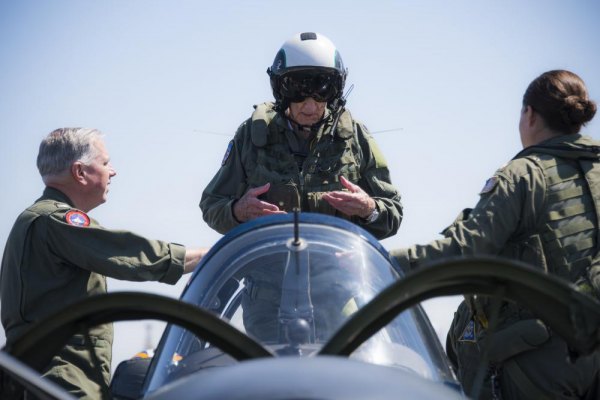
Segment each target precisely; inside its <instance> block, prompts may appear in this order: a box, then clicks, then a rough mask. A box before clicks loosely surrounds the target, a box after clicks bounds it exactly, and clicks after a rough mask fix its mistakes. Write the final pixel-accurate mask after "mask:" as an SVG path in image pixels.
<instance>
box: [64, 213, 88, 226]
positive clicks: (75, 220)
mask: <svg viewBox="0 0 600 400" xmlns="http://www.w3.org/2000/svg"><path fill="white" fill-rule="evenodd" d="M65 222H66V223H67V224H69V225H74V226H89V225H90V217H88V216H87V214H86V213H84V212H83V211H79V210H71V211H69V212H67V213H66V214H65Z"/></svg>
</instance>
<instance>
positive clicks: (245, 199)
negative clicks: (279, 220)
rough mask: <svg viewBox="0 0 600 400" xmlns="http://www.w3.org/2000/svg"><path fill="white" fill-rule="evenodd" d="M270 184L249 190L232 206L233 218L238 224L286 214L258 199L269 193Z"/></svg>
mask: <svg viewBox="0 0 600 400" xmlns="http://www.w3.org/2000/svg"><path fill="white" fill-rule="evenodd" d="M270 187H271V184H270V183H266V184H264V185H262V186H259V187H255V188H252V189H249V190H248V191H247V192H246V193H244V195H243V196H242V197H241V198H240V199H239V200H238V201H236V202H235V204H234V205H233V216H234V217H235V218H236V219H237V220H238V221H240V222H246V221H250V220H251V219H255V218H258V217H262V216H263V215H271V214H286V212H285V211H281V210H279V207H277V206H276V205H274V204H271V203H267V202H266V201H262V200H260V199H259V198H258V196H260V195H261V194H263V193H266V192H268V191H269V188H270Z"/></svg>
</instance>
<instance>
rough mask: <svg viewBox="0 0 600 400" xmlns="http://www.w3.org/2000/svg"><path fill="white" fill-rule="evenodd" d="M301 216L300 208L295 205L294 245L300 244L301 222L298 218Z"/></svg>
mask: <svg viewBox="0 0 600 400" xmlns="http://www.w3.org/2000/svg"><path fill="white" fill-rule="evenodd" d="M299 218H300V209H299V208H298V207H294V242H293V243H292V244H293V245H294V246H300V223H299V222H298V219H299Z"/></svg>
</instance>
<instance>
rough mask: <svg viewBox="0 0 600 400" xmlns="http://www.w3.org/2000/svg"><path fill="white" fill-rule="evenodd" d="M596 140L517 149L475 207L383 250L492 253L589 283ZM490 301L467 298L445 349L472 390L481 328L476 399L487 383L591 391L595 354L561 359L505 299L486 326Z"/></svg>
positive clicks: (420, 258)
mask: <svg viewBox="0 0 600 400" xmlns="http://www.w3.org/2000/svg"><path fill="white" fill-rule="evenodd" d="M599 146H600V143H599V142H597V141H593V140H592V139H591V138H589V137H584V136H581V135H578V134H573V135H564V136H560V137H555V138H552V139H549V140H547V141H545V142H543V143H540V144H539V145H536V146H531V147H529V148H526V149H524V150H523V151H521V152H520V153H519V154H517V155H516V156H515V157H514V158H513V160H512V161H510V162H509V163H508V164H507V165H505V166H504V167H502V168H500V169H499V170H498V171H497V172H496V174H495V175H494V176H493V177H492V178H490V179H489V180H488V181H487V182H486V185H485V186H484V188H483V189H482V191H481V194H480V195H481V198H480V200H479V202H478V203H477V205H476V206H475V208H474V209H472V210H466V212H463V214H461V216H460V217H459V218H458V220H457V221H455V223H454V224H453V225H451V226H450V227H449V228H447V229H446V230H445V231H444V232H443V233H444V236H445V237H444V238H442V239H439V240H436V241H434V242H432V243H430V244H427V245H416V246H412V247H410V248H407V249H400V250H396V251H392V252H391V253H392V256H394V257H396V259H397V260H398V261H399V263H400V264H401V265H404V266H405V267H407V268H417V267H419V266H420V265H422V264H423V263H426V262H427V261H430V260H435V259H440V258H443V257H447V256H456V255H490V254H491V255H499V256H503V257H507V258H510V259H517V260H521V261H525V262H527V263H529V264H531V265H533V266H535V267H537V268H540V269H542V270H544V271H546V272H547V273H551V274H555V275H558V276H560V277H562V278H564V279H565V280H567V281H569V282H572V283H574V284H576V285H577V286H578V287H579V288H580V289H581V290H582V291H585V292H589V293H592V292H593V291H594V289H595V290H596V291H597V288H598V282H595V279H594V278H597V276H595V274H594V271H595V270H596V269H598V268H600V266H598V267H594V266H593V262H592V260H593V258H594V256H595V255H596V254H597V253H598V251H599V247H598V246H599V245H598V239H597V232H598V227H599V226H600V223H599V220H598V218H600V204H599V203H600V147H599ZM596 272H598V271H596ZM598 293H600V292H596V293H594V294H595V295H597V294H598ZM491 307H492V306H491V300H490V299H489V298H485V297H476V296H467V297H466V300H465V302H463V303H462V304H461V306H460V307H459V309H458V310H457V312H456V314H455V317H454V321H453V323H452V326H451V328H450V331H449V333H448V343H447V346H446V347H447V352H448V355H449V356H450V359H451V360H452V361H453V362H454V363H455V366H456V367H457V372H458V376H459V379H460V380H461V382H462V383H463V387H464V388H465V390H466V391H467V393H468V394H471V395H475V394H474V393H471V392H470V391H471V390H472V389H473V384H474V380H475V376H476V374H477V373H478V372H479V371H478V369H479V367H480V362H479V361H480V357H481V354H480V350H481V344H482V343H483V340H484V339H485V338H486V336H488V337H489V342H490V343H491V344H492V345H491V346H490V348H489V354H488V356H489V357H488V361H489V362H488V364H487V367H488V371H487V380H486V383H485V384H484V387H483V388H482V391H481V392H480V393H479V395H480V397H481V398H490V397H491V396H492V392H493V391H494V392H495V393H498V392H501V393H502V394H503V396H504V397H505V398H510V399H513V398H565V399H567V398H590V399H591V398H597V397H596V396H598V395H600V392H599V390H600V386H599V385H600V382H599V378H598V373H599V372H600V357H599V355H598V354H593V355H591V356H588V357H582V358H579V359H578V360H577V362H576V363H575V364H570V363H569V362H568V361H567V360H566V358H567V357H566V354H567V353H566V345H565V343H564V342H563V341H562V340H561V339H560V338H559V337H556V336H555V335H552V332H550V331H549V330H548V329H547V328H546V326H545V325H543V324H542V323H541V322H540V321H537V320H536V319H535V316H533V315H531V313H530V312H529V311H527V310H524V309H522V308H521V307H519V306H518V305H516V304H513V303H508V302H503V303H501V305H500V309H499V318H498V326H497V330H496V331H495V332H488V331H486V328H487V323H488V322H489V321H488V319H487V317H489V315H490V311H491ZM483 367H484V368H485V367H486V366H485V365H484V366H483ZM497 378H499V379H497Z"/></svg>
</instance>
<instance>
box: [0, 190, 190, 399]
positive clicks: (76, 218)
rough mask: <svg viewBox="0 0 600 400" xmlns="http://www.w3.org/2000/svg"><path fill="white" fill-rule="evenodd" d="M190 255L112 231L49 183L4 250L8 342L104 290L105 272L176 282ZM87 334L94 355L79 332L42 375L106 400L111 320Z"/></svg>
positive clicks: (0, 286) (0, 283)
mask: <svg viewBox="0 0 600 400" xmlns="http://www.w3.org/2000/svg"><path fill="white" fill-rule="evenodd" d="M184 259H185V248H184V247H183V246H181V245H178V244H174V243H165V242H161V241H153V240H147V239H144V238H143V237H141V236H138V235H136V234H134V233H131V232H127V231H119V230H107V229H105V228H103V227H101V226H100V225H99V224H98V222H96V221H95V220H93V219H91V218H89V217H88V216H87V215H86V214H85V213H83V212H82V211H79V210H76V209H74V208H73V206H72V203H71V201H70V200H69V199H68V198H67V196H65V195H64V194H63V193H61V192H60V191H58V190H55V189H52V188H49V187H47V188H46V189H45V191H44V194H43V196H42V197H41V198H39V199H38V200H37V201H36V202H35V203H34V204H33V205H32V206H30V207H29V208H27V209H26V210H25V211H24V212H23V213H21V215H19V217H18V218H17V220H16V222H15V224H14V226H13V228H12V230H11V233H10V235H9V237H8V241H7V243H6V247H5V250H4V256H3V258H2V271H1V276H0V291H1V301H2V325H3V326H4V329H5V332H6V340H7V346H10V345H11V343H12V342H13V341H14V340H16V339H18V338H19V337H20V336H21V335H22V334H23V333H24V332H25V331H26V330H27V329H28V328H29V327H30V326H31V325H32V324H33V323H35V322H37V321H39V320H41V319H43V318H45V317H47V316H48V315H50V314H52V313H54V312H57V311H59V310H64V309H65V307H67V306H68V305H69V304H71V303H73V302H76V301H78V300H82V299H85V298H87V297H90V296H93V295H97V294H102V293H106V291H107V287H106V277H111V278H116V279H123V280H132V281H148V280H154V281H161V282H164V283H169V284H175V283H176V282H177V281H178V280H179V278H180V277H181V275H182V274H183V267H184ZM65 312H68V311H65ZM89 334H90V340H91V343H92V345H93V347H94V350H95V353H96V357H93V356H91V355H90V352H89V351H88V348H87V346H86V345H85V343H84V335H83V334H82V335H76V336H74V337H73V338H72V339H71V340H70V341H69V343H68V344H67V346H65V348H64V349H63V350H62V351H61V352H60V353H59V354H58V355H57V356H55V357H54V359H53V360H52V362H51V364H50V365H49V366H48V368H47V369H46V370H45V373H44V376H46V377H47V378H49V379H51V380H53V381H55V382H56V383H58V384H59V385H61V386H63V387H64V388H66V389H67V390H68V391H69V392H70V393H71V394H73V395H74V396H76V397H80V398H85V399H100V398H105V397H106V394H107V393H108V384H109V382H110V363H111V355H112V352H111V347H112V341H113V328H112V324H106V325H100V326H97V327H94V328H92V329H90V332H89ZM95 358H97V360H95ZM96 361H98V362H99V363H100V365H99V366H98V364H97V362H96ZM98 367H100V368H98Z"/></svg>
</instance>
